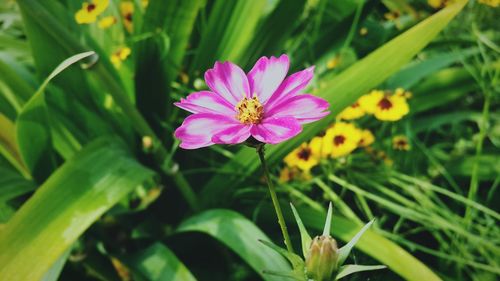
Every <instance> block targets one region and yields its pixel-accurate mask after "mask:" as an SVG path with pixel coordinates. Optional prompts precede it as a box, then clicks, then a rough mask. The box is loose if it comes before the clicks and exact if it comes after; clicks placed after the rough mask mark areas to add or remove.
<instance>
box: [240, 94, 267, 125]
mask: <svg viewBox="0 0 500 281" xmlns="http://www.w3.org/2000/svg"><path fill="white" fill-rule="evenodd" d="M236 110H237V111H238V115H237V116H236V118H237V119H238V120H239V121H240V122H241V123H243V124H247V125H249V124H259V123H260V121H261V120H262V118H263V115H264V107H263V106H262V104H261V103H260V102H259V99H258V98H257V97H253V98H251V99H249V98H246V97H245V98H243V99H242V100H241V101H240V102H239V103H238V104H237V105H236Z"/></svg>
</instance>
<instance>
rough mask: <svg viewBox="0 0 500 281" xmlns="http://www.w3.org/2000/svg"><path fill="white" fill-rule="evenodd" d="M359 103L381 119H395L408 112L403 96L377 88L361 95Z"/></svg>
mask: <svg viewBox="0 0 500 281" xmlns="http://www.w3.org/2000/svg"><path fill="white" fill-rule="evenodd" d="M359 104H360V105H361V107H362V108H363V109H364V110H365V111H366V112H368V113H371V114H373V115H375V118H377V119H379V120H382V121H397V120H399V119H401V118H403V116H405V115H406V114H408V112H410V108H409V106H408V103H407V101H406V98H405V97H404V96H401V95H396V94H394V95H391V94H389V93H385V92H383V91H379V90H373V91H371V92H370V93H369V94H367V95H364V96H362V97H361V98H360V99H359Z"/></svg>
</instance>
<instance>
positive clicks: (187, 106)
mask: <svg viewBox="0 0 500 281" xmlns="http://www.w3.org/2000/svg"><path fill="white" fill-rule="evenodd" d="M174 104H175V105H176V106H177V107H179V108H182V109H184V110H186V111H189V112H191V113H216V114H222V115H227V116H233V117H234V116H236V109H235V107H234V106H232V105H231V104H229V102H227V101H226V100H225V99H223V98H222V97H220V96H219V95H217V94H216V93H214V92H210V91H201V92H195V93H192V94H190V95H189V96H187V97H186V98H185V99H181V101H180V102H176V103H174Z"/></svg>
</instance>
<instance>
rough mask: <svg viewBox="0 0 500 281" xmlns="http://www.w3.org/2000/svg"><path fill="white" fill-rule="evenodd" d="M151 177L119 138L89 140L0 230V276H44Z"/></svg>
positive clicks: (21, 277)
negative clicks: (61, 257) (0, 265)
mask: <svg viewBox="0 0 500 281" xmlns="http://www.w3.org/2000/svg"><path fill="white" fill-rule="evenodd" d="M152 175H153V173H152V172H151V171H150V170H149V169H147V168H145V167H143V166H142V165H140V164H139V163H138V162H137V161H136V160H134V159H133V158H132V157H131V156H130V154H129V153H128V152H127V151H126V149H125V148H124V147H123V145H122V144H121V143H120V141H119V140H118V139H114V138H110V139H102V140H98V141H96V142H94V143H92V144H89V145H88V146H87V147H86V148H85V149H83V150H82V151H81V152H80V153H78V154H77V155H75V157H74V158H73V159H71V160H69V161H67V162H66V163H65V164H64V165H62V166H61V167H60V168H59V169H57V171H56V172H55V173H54V174H53V175H51V177H50V178H49V179H48V180H47V181H46V182H45V183H44V184H43V185H42V186H41V187H40V188H39V189H38V190H37V192H36V193H35V194H34V195H33V196H32V197H31V198H30V199H29V200H28V201H27V202H26V203H25V204H24V205H23V206H22V207H21V208H20V209H19V211H18V212H16V214H15V215H14V217H13V218H12V219H10V220H9V222H8V223H7V225H6V226H5V228H4V229H2V231H1V232H0V250H1V253H2V254H1V256H0V263H1V264H2V269H1V271H0V277H1V279H6V280H26V279H31V280H37V279H40V278H41V277H42V276H43V275H44V274H45V272H46V271H47V270H48V269H49V268H50V267H51V265H52V264H53V263H54V262H55V261H56V260H57V259H58V258H59V256H61V255H62V254H63V253H64V252H65V251H66V250H67V249H68V248H69V247H70V246H71V245H72V244H73V243H74V242H75V240H76V239H77V238H78V237H79V236H80V235H81V234H82V233H83V232H84V231H85V230H86V229H87V228H88V227H89V226H90V225H91V224H92V223H93V222H94V221H95V220H97V219H98V218H99V217H100V216H101V215H102V214H104V212H106V211H107V210H108V209H109V208H111V207H112V206H113V205H114V204H116V203H117V202H118V200H120V199H121V198H122V197H123V196H125V195H126V194H127V193H129V192H130V191H132V190H133V189H134V188H135V187H137V186H138V185H140V184H141V183H142V182H144V181H145V180H147V179H150V178H151V176H152ZM47 206H51V207H50V208H47ZM35 256H36V259H33V258H29V257H35Z"/></svg>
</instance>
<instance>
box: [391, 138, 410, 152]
mask: <svg viewBox="0 0 500 281" xmlns="http://www.w3.org/2000/svg"><path fill="white" fill-rule="evenodd" d="M392 148H393V149H395V150H406V151H408V150H410V149H411V145H410V143H409V142H408V138H407V137H405V136H402V135H399V136H395V137H393V138H392Z"/></svg>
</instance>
